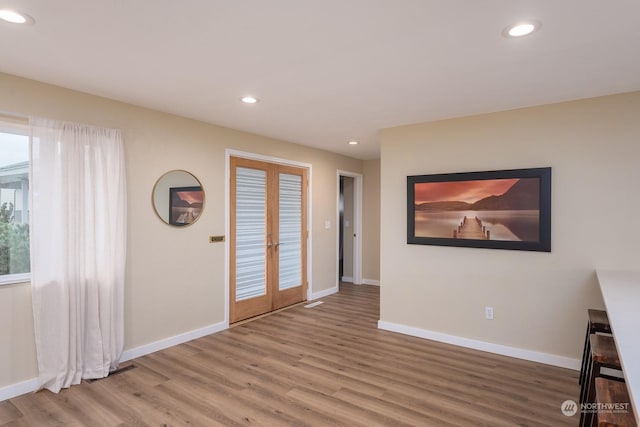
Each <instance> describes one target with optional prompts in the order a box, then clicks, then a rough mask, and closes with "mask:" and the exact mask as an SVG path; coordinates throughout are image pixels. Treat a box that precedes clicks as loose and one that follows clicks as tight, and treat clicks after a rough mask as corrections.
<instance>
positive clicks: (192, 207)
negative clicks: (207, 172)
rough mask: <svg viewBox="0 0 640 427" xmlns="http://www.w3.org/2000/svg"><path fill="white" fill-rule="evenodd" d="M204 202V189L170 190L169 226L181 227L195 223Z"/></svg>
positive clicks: (177, 188)
mask: <svg viewBox="0 0 640 427" xmlns="http://www.w3.org/2000/svg"><path fill="white" fill-rule="evenodd" d="M203 201H204V192H203V191H202V187H174V188H169V224H171V225H178V226H181V225H188V224H191V223H193V222H195V220H196V219H198V216H200V211H202V204H203Z"/></svg>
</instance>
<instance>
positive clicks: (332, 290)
mask: <svg viewBox="0 0 640 427" xmlns="http://www.w3.org/2000/svg"><path fill="white" fill-rule="evenodd" d="M339 290H340V288H339V287H338V286H334V287H333V288H329V289H325V290H324V291H318V292H316V293H315V294H311V295H309V301H313V300H314V299H318V298H324V297H326V296H328V295H331V294H335V293H337V292H338V291H339Z"/></svg>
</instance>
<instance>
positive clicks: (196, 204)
mask: <svg viewBox="0 0 640 427" xmlns="http://www.w3.org/2000/svg"><path fill="white" fill-rule="evenodd" d="M152 199H153V207H154V208H155V210H156V213H157V214H158V217H159V218H160V219H161V220H163V221H164V222H166V223H167V224H169V225H175V226H177V227H181V226H185V225H190V224H193V223H194V222H196V221H197V220H198V218H199V217H200V214H202V208H203V206H204V190H203V189H202V184H200V181H198V178H196V177H195V176H193V175H192V174H190V173H189V172H187V171H183V170H173V171H169V172H167V173H165V174H164V175H162V176H161V177H160V178H159V179H158V181H156V185H155V186H154V187H153V194H152Z"/></svg>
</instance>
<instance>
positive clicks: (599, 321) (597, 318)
mask: <svg viewBox="0 0 640 427" xmlns="http://www.w3.org/2000/svg"><path fill="white" fill-rule="evenodd" d="M587 315H588V316H587V317H588V321H587V336H586V337H585V339H584V350H583V352H582V367H581V368H580V378H579V379H578V384H582V382H583V381H584V377H585V375H586V374H587V363H588V360H589V351H590V350H589V336H590V335H591V334H595V333H596V332H599V333H601V334H611V325H609V317H607V312H606V311H604V310H594V309H592V308H590V309H589V310H587Z"/></svg>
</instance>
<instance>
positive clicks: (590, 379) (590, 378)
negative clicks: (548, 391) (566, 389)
mask: <svg viewBox="0 0 640 427" xmlns="http://www.w3.org/2000/svg"><path fill="white" fill-rule="evenodd" d="M589 347H590V351H589V357H588V363H587V371H586V375H585V378H584V379H583V381H582V387H581V388H580V404H588V403H594V402H595V398H596V390H595V380H596V377H602V378H606V379H609V380H613V381H624V380H623V379H622V378H617V377H611V376H608V375H603V374H602V368H609V369H617V370H621V366H620V359H619V358H618V351H617V350H616V344H615V341H614V340H613V337H609V336H607V335H597V334H592V335H590V336H589ZM593 418H594V417H593V414H592V413H590V412H589V411H584V410H583V411H582V413H581V414H580V426H591V421H592V419H593Z"/></svg>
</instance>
